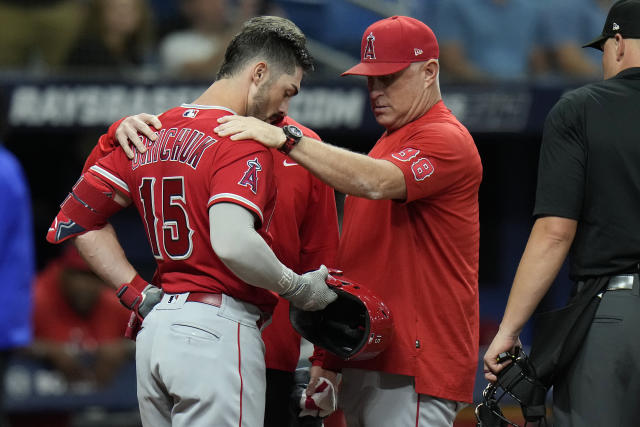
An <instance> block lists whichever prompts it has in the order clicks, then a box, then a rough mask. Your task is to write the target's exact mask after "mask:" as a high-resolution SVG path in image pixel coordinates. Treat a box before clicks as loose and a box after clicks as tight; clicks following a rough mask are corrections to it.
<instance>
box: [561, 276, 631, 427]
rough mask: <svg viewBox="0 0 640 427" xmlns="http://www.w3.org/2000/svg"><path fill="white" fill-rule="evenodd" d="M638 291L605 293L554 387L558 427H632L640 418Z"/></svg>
mask: <svg viewBox="0 0 640 427" xmlns="http://www.w3.org/2000/svg"><path fill="white" fill-rule="evenodd" d="M638 291H639V290H638V289H637V287H636V288H634V289H632V290H615V291H606V292H605V293H604V294H603V297H602V301H601V302H600V305H599V306H598V310H597V312H596V315H595V318H594V320H593V322H592V324H591V327H590V329H589V332H588V333H587V336H586V337H585V340H584V342H583V344H582V346H581V348H580V350H579V351H578V354H577V355H576V357H575V358H574V360H573V362H572V363H571V364H570V365H569V369H568V370H567V374H566V375H565V376H564V377H562V378H560V379H559V381H557V383H556V385H555V386H554V393H553V401H554V405H553V425H554V427H577V426H589V427H600V426H602V427H609V426H616V427H627V426H628V427H631V426H637V425H638V420H639V419H640V403H639V402H640V401H639V399H640V398H639V397H638V396H640V296H639V292H638Z"/></svg>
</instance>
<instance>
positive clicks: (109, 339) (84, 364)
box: [31, 245, 133, 385]
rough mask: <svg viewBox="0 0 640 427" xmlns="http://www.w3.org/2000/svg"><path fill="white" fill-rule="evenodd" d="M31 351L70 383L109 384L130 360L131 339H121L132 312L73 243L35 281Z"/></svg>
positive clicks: (131, 354) (131, 352) (131, 350)
mask: <svg viewBox="0 0 640 427" xmlns="http://www.w3.org/2000/svg"><path fill="white" fill-rule="evenodd" d="M33 308H34V311H33V327H34V342H33V344H32V346H31V353H32V354H34V355H36V356H38V357H41V358H43V359H45V360H46V361H48V362H50V363H51V364H52V365H53V367H54V368H55V369H57V370H59V371H60V372H61V373H62V374H63V375H64V376H65V378H66V379H67V380H68V381H70V382H74V381H85V382H90V383H95V384H97V385H106V384H108V383H109V381H110V380H111V379H112V378H113V376H114V375H115V374H117V372H118V369H119V368H120V366H121V365H122V363H124V362H125V361H126V360H128V359H132V358H133V343H132V342H131V341H130V340H128V339H125V338H124V337H123V334H124V331H125V329H126V326H127V322H128V319H129V311H128V310H127V309H126V308H125V307H123V306H122V305H121V304H120V303H119V302H118V300H116V299H115V298H113V293H112V290H111V289H110V288H109V286H108V285H106V284H105V283H104V282H103V281H102V280H101V279H100V278H98V276H96V275H95V273H93V272H92V271H91V269H90V268H89V266H88V265H87V263H86V262H85V261H84V260H83V259H82V257H80V254H78V251H77V250H76V249H75V247H73V246H71V245H69V246H67V247H66V248H65V251H64V252H63V254H62V255H61V256H60V257H58V258H56V259H54V260H52V261H51V262H49V264H48V265H47V266H46V267H45V268H44V270H43V271H42V272H41V273H39V274H38V276H37V278H36V281H35V285H34V307H33Z"/></svg>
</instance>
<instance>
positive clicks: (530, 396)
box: [475, 349, 547, 427]
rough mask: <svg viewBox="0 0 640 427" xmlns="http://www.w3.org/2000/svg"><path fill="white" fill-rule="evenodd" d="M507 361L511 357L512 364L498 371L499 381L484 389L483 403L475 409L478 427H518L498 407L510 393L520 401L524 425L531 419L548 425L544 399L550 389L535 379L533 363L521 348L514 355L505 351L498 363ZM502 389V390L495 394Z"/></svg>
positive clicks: (499, 357)
mask: <svg viewBox="0 0 640 427" xmlns="http://www.w3.org/2000/svg"><path fill="white" fill-rule="evenodd" d="M507 360H511V363H510V364H509V365H507V366H505V367H504V368H503V369H502V370H501V371H500V372H499V373H498V374H497V377H498V380H497V381H496V383H495V384H492V383H489V384H488V385H487V387H486V388H485V389H484V391H483V392H482V397H483V402H482V403H481V404H479V405H478V406H476V411H475V412H476V419H477V420H478V424H477V427H508V426H515V427H519V426H518V425H517V424H515V423H513V422H511V421H509V420H508V419H507V418H506V417H505V416H504V415H503V413H502V411H501V410H500V406H498V402H500V400H501V399H502V398H503V397H504V395H505V394H509V395H510V396H511V397H513V398H514V399H515V400H516V401H517V402H518V403H519V404H520V407H521V409H522V414H523V415H524V419H525V420H526V422H525V426H526V425H527V424H528V423H529V422H532V423H537V424H538V425H539V423H544V425H546V419H545V407H544V402H545V398H546V395H547V388H546V387H545V386H544V385H543V384H542V382H540V381H539V380H538V379H537V378H536V374H535V370H534V368H533V365H531V362H529V359H528V357H527V355H526V354H525V353H524V351H522V349H518V350H517V351H516V353H515V354H511V353H508V352H505V353H501V354H500V355H499V356H498V362H504V361H507ZM500 389H502V390H503V391H502V393H501V394H500V395H499V396H498V397H496V394H498V390H500Z"/></svg>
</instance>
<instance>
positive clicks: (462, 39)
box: [435, 0, 546, 82]
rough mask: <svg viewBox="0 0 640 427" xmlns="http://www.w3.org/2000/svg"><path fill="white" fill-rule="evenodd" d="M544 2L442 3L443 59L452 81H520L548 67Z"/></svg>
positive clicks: (457, 0) (438, 15)
mask: <svg viewBox="0 0 640 427" xmlns="http://www.w3.org/2000/svg"><path fill="white" fill-rule="evenodd" d="M540 7H541V6H540V4H537V2H531V1H529V0H448V1H443V2H441V3H440V4H439V5H438V8H437V13H436V17H435V32H436V34H437V35H438V40H439V41H440V63H441V65H442V68H443V70H444V71H446V74H445V75H447V76H450V77H451V79H452V80H460V81H468V82H484V81H494V80H519V79H524V78H527V77H529V76H531V75H535V74H538V73H541V72H543V71H544V70H545V69H546V64H545V61H544V55H543V52H542V50H541V49H540V43H539V39H540V26H539V25H540V22H539V8H540Z"/></svg>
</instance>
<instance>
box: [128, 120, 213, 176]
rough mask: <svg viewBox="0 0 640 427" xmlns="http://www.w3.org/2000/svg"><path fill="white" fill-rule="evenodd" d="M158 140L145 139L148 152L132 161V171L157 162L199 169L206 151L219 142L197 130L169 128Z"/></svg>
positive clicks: (140, 154) (164, 130)
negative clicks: (176, 163)
mask: <svg viewBox="0 0 640 427" xmlns="http://www.w3.org/2000/svg"><path fill="white" fill-rule="evenodd" d="M157 134H158V139H156V140H155V141H151V140H150V139H149V138H146V137H144V139H143V140H144V144H145V146H146V147H147V151H146V152H144V153H137V152H136V154H135V157H134V158H133V160H132V161H131V169H132V170H135V169H136V168H138V167H139V166H144V165H147V164H150V163H155V162H167V161H171V162H180V163H185V164H187V165H189V166H191V167H192V168H193V169H195V168H197V167H198V163H199V162H200V159H201V158H202V155H203V154H204V152H205V150H206V149H207V148H209V147H210V146H211V145H213V144H215V143H216V142H217V139H215V138H214V137H212V136H210V135H205V133H204V132H200V131H199V130H197V129H189V128H169V129H160V131H158V132H157Z"/></svg>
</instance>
